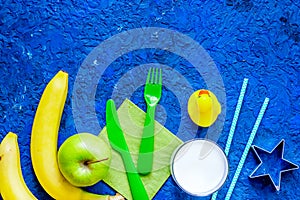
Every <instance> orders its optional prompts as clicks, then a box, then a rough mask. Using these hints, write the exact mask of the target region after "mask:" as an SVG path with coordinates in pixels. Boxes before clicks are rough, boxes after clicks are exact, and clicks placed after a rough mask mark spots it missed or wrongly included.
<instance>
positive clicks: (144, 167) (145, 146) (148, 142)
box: [137, 106, 156, 175]
mask: <svg viewBox="0 0 300 200" xmlns="http://www.w3.org/2000/svg"><path fill="white" fill-rule="evenodd" d="M155 107H156V106H147V113H146V119H145V123H144V130H143V135H142V141H141V144H140V151H139V157H138V163H137V170H138V172H139V173H140V174H142V175H147V174H149V173H150V172H151V170H152V165H153V150H154V116H155Z"/></svg>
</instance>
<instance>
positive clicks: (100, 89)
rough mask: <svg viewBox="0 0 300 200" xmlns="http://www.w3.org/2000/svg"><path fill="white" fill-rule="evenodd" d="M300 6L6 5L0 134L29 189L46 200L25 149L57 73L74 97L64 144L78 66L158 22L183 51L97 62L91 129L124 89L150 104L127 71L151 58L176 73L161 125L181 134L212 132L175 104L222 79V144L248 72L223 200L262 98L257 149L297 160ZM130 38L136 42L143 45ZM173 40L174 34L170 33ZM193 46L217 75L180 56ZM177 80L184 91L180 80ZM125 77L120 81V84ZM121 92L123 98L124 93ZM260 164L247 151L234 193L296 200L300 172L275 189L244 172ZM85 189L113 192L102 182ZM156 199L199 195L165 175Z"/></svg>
mask: <svg viewBox="0 0 300 200" xmlns="http://www.w3.org/2000/svg"><path fill="white" fill-rule="evenodd" d="M299 8H300V3H299V2H298V1H296V0H286V1H251V0H218V1H208V0H203V1H192V0H188V1H180V0H177V1H175V0H155V1H152V0H145V1H137V0H133V1H130V3H128V2H127V1H116V0H107V1H103V2H101V3H99V2H98V1H92V0H87V1H83V0H78V1H76V2H74V1H69V0H68V1H60V0H57V1H49V2H46V1H35V0H28V1H10V0H7V1H1V8H0V16H1V17H0V19H1V20H0V24H1V26H0V47H1V48H0V52H1V58H0V77H1V79H0V91H1V92H0V97H1V99H0V110H1V112H0V140H2V139H3V137H4V136H5V134H6V133H7V132H9V131H13V132H15V133H17V134H18V136H19V144H20V149H21V152H22V153H21V165H22V172H23V175H24V177H25V181H26V183H27V185H28V187H29V188H30V190H31V191H32V192H33V193H34V195H35V196H36V197H37V198H38V199H43V200H46V199H51V197H49V196H48V194H47V193H46V192H45V191H44V190H43V189H42V187H41V186H40V185H39V183H38V181H37V179H36V177H35V175H34V172H33V169H32V165H31V160H30V147H29V144H30V131H31V126H32V122H33V119H34V115H35V109H36V107H37V105H38V102H39V99H40V96H41V94H42V92H43V90H44V88H45V86H46V84H47V83H48V81H49V80H50V79H51V78H52V77H53V76H54V75H55V74H56V73H57V72H58V71H59V70H64V71H66V72H68V73H69V77H70V79H69V82H70V83H69V95H68V97H67V102H66V106H65V110H64V113H63V117H62V122H61V127H60V135H59V143H58V145H61V144H62V142H63V141H64V140H65V139H66V138H68V137H69V136H71V135H73V134H75V133H77V132H78V131H79V130H78V129H80V128H78V127H76V120H74V113H73V111H72V109H73V108H72V100H73V99H72V92H73V91H74V85H75V82H76V80H77V79H78V77H77V75H78V74H80V73H79V72H80V69H81V68H82V67H83V63H84V61H86V60H87V58H91V57H93V56H95V55H91V54H92V51H93V50H95V48H96V47H97V46H98V45H101V44H103V42H104V41H107V40H110V39H111V38H115V36H116V35H118V34H120V33H122V34H124V33H127V32H128V31H130V30H133V29H136V28H145V27H155V28H157V29H161V28H163V29H166V30H169V31H173V32H174V33H176V34H180V35H181V36H184V37H186V38H189V39H190V40H187V43H186V44H182V45H183V46H181V47H180V48H181V49H180V51H181V52H182V53H178V52H177V53H176V52H175V50H174V51H168V49H158V48H155V46H149V47H148V48H147V46H145V45H144V46H143V45H141V47H143V48H140V49H133V50H132V51H129V52H123V53H122V54H117V55H116V58H115V59H114V60H112V62H111V63H107V66H106V68H105V69H104V68H103V69H101V70H102V71H103V72H102V76H101V77H99V80H97V82H96V83H95V84H96V85H97V87H96V89H95V99H94V100H95V101H94V108H95V112H96V116H97V123H98V126H99V127H100V129H101V128H103V127H104V126H105V113H104V110H105V102H106V100H107V99H109V98H111V97H115V96H114V95H115V94H116V93H115V92H118V91H121V89H123V90H124V91H126V90H127V89H126V88H128V91H130V92H131V93H130V95H129V96H126V95H128V94H129V93H126V95H124V96H126V97H129V98H130V99H131V100H132V101H133V102H134V103H135V104H137V105H138V106H139V107H140V108H142V109H143V110H145V109H146V108H145V103H144V99H143V87H142V85H139V84H143V83H142V82H139V83H137V84H133V83H134V81H139V79H137V78H136V77H134V76H131V75H130V73H131V72H132V71H134V70H135V69H137V68H141V69H143V67H144V68H146V67H148V64H149V63H156V64H157V63H159V64H161V65H162V66H164V67H165V68H166V69H167V68H168V69H170V70H171V69H174V70H175V71H176V72H177V74H179V75H180V76H178V77H180V78H178V79H176V76H174V79H173V80H172V81H173V82H172V83H173V85H172V86H173V87H171V88H170V87H167V85H164V88H163V97H162V99H161V101H160V106H159V108H158V115H157V120H158V121H160V122H161V123H163V124H164V125H165V127H167V128H168V129H169V130H170V131H171V132H173V133H174V134H176V135H178V137H182V138H181V139H182V140H187V139H191V138H194V137H206V136H207V134H208V133H209V131H208V129H207V128H198V127H196V126H194V125H192V122H191V121H190V119H189V118H188V117H184V119H185V121H184V122H185V123H187V124H183V125H180V124H179V123H178V122H179V121H180V120H181V119H182V117H183V115H187V113H186V107H185V106H186V103H187V102H182V99H183V98H184V97H185V99H186V98H187V97H188V95H189V93H187V91H190V90H189V89H192V90H197V89H200V88H206V87H210V86H212V88H215V89H216V90H218V89H220V88H218V86H220V85H218V84H219V83H221V86H222V87H221V86H220V87H221V88H222V91H223V92H224V94H225V96H224V99H222V102H221V103H222V108H223V120H224V123H222V127H221V129H220V133H218V134H217V136H218V137H217V138H214V140H215V141H216V142H217V143H218V144H219V145H220V146H221V147H222V148H225V144H226V140H227V136H228V132H229V129H230V125H231V121H232V118H233V115H234V111H235V106H236V103H237V99H238V96H239V91H240V88H241V85H242V83H243V79H244V78H249V85H248V88H247V92H246V94H245V99H244V103H243V106H242V109H241V114H240V117H239V121H238V123H237V127H236V131H235V136H234V138H233V142H232V146H231V149H230V152H229V156H228V160H229V164H230V172H229V176H228V180H227V181H226V183H225V184H224V186H223V187H222V189H221V190H220V191H219V195H218V198H219V199H223V198H224V197H225V195H226V192H227V189H228V187H229V185H230V182H231V179H232V177H233V174H234V172H235V169H236V166H237V164H238V162H239V159H240V156H241V155H242V153H243V150H244V147H245V144H246V143H247V140H248V137H249V135H250V132H251V130H252V127H253V125H254V122H255V119H256V117H257V115H258V112H259V109H260V107H261V104H262V103H263V101H264V98H265V97H269V98H270V103H269V106H268V108H267V111H266V113H265V116H264V118H263V120H262V122H261V125H260V127H259V129H258V132H257V135H256V137H255V139H254V142H253V144H255V145H257V146H259V147H262V148H264V149H267V150H269V151H271V150H272V149H273V148H274V147H275V145H276V144H278V143H279V142H280V141H281V139H284V140H285V151H284V157H285V158H286V159H287V160H289V161H291V162H293V163H295V164H297V165H299V163H300V157H299V156H297V155H299V151H300V145H299V141H300V134H299V130H300V98H299V97H300V63H299V62H300V59H299V58H300V27H299V24H298V23H299V21H300V9H299ZM126 31H127V32H126ZM125 35H126V34H125ZM154 38H155V35H154ZM118 39H120V38H118ZM134 39H135V38H133V41H134V43H138V42H139V41H135V40H134ZM172 39H173V40H169V41H174V40H176V38H175V39H174V38H172ZM167 41H168V40H167ZM177 41H178V40H177ZM189 41H190V42H191V41H192V42H195V43H196V44H197V45H199V46H201V47H202V49H201V51H203V52H204V54H201V55H204V57H205V56H208V58H207V59H208V60H209V61H211V62H213V65H212V68H211V69H214V70H215V71H203V72H201V71H200V72H199V71H197V69H199V68H201V67H204V66H194V65H193V59H192V58H191V57H188V55H187V54H185V53H186V52H184V51H183V49H184V48H185V46H184V45H187V47H186V48H187V49H189V44H190V43H189ZM120 42H121V43H122V42H125V43H126V42H128V43H127V44H126V45H127V47H128V46H129V47H130V45H131V44H132V43H133V42H132V41H131V42H130V41H128V40H126V39H124V41H122V40H120ZM144 42H145V41H144ZM175 43H176V42H175ZM195 43H194V44H195ZM123 45H124V44H123ZM176 45H178V44H176ZM179 46H180V45H179ZM114 48H115V46H111V48H109V47H108V46H106V49H105V51H104V52H105V53H106V56H107V57H110V56H111V55H113V54H114V52H117V51H119V49H114ZM129 49H130V48H129ZM102 50H103V49H102ZM94 52H95V51H94ZM189 52H191V51H190V50H189ZM200 53H201V52H200ZM199 55H200V54H199ZM99 57H101V58H102V57H103V58H104V57H105V56H103V55H101V56H99ZM111 58H113V56H111ZM195 59H197V58H195ZM95 62H101V60H97V61H95ZM94 64H95V65H97V63H94ZM153 65H155V64H153ZM210 73H211V74H210ZM215 73H217V75H216V74H215ZM127 74H129V76H128V77H126V75H127ZM210 76H211V77H215V76H217V77H220V78H221V79H213V80H217V81H216V83H214V81H213V80H212V79H210V80H209V79H207V77H210ZM124 77H125V79H124ZM182 80H185V81H186V84H187V85H188V86H189V87H190V88H185V87H183V83H182V82H181V81H182ZM86 81H87V82H89V81H91V77H90V76H87V77H86ZM176 81H177V82H176ZM220 81H221V82H220ZM120 82H122V84H125V85H120ZM176 83H177V84H176ZM222 84H223V85H222ZM132 85H137V86H136V87H133V86H132ZM123 86H126V87H123ZM176 86H177V87H176ZM121 87H122V88H121ZM124 88H125V89H124ZM178 91H181V93H180V92H179V93H178ZM119 94H120V93H118V95H119ZM178 94H182V96H181V95H178ZM118 97H119V99H120V100H121V99H122V98H123V97H122V96H120V95H119V96H118ZM222 98H223V97H222ZM118 103H119V104H120V103H121V102H120V101H119V102H118ZM191 127H192V129H193V130H194V132H193V131H191V129H190V128H191ZM181 128H182V129H181ZM178 130H180V131H183V132H189V133H191V134H190V135H188V137H189V138H183V136H182V135H181V134H182V133H181V132H179V131H178ZM195 130H196V131H195ZM258 164H259V162H258V161H257V159H256V157H255V154H254V152H253V151H251V150H250V152H249V154H248V156H247V159H246V162H245V165H244V167H243V169H242V172H241V174H240V177H239V180H238V182H237V184H236V188H235V190H234V192H233V194H232V199H297V198H298V195H297V194H298V193H299V191H298V190H299V187H297V184H298V183H299V182H300V174H299V173H300V172H299V170H294V171H290V172H286V173H284V174H282V177H281V188H280V190H279V191H276V189H275V188H274V186H273V185H272V182H271V181H270V180H269V179H267V178H257V179H250V178H249V175H250V174H251V173H252V171H253V170H254V169H255V168H256V167H257V165H258ZM0 183H1V180H0ZM87 190H89V191H92V192H95V193H101V194H114V193H115V191H113V190H112V189H111V188H109V187H108V186H107V185H106V184H104V183H99V184H97V185H95V186H93V187H89V188H87ZM154 199H202V198H196V197H192V196H190V195H188V194H186V193H184V192H183V191H182V190H181V189H180V188H179V187H178V186H177V185H176V184H175V182H174V180H173V179H172V178H171V177H170V178H169V179H168V180H167V182H166V183H165V184H164V185H163V187H162V188H161V190H160V191H159V192H158V193H157V195H156V196H155V197H154ZM203 199H209V197H207V198H203Z"/></svg>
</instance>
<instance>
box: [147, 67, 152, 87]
mask: <svg viewBox="0 0 300 200" xmlns="http://www.w3.org/2000/svg"><path fill="white" fill-rule="evenodd" d="M151 69H152V68H150V69H149V71H148V75H147V80H146V84H147V83H150V75H151Z"/></svg>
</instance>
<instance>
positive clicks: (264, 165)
mask: <svg viewBox="0 0 300 200" xmlns="http://www.w3.org/2000/svg"><path fill="white" fill-rule="evenodd" d="M284 144H285V141H284V140H281V141H280V142H279V143H278V144H277V145H276V146H275V148H274V149H273V150H272V151H271V152H269V151H266V150H265V149H262V148H260V147H258V146H255V145H252V149H253V150H254V152H255V155H256V156H257V158H258V159H259V161H260V164H259V165H258V166H257V167H256V168H255V170H254V171H253V172H252V174H251V175H250V176H249V177H250V178H256V177H262V176H269V177H270V179H271V181H272V183H273V185H274V186H275V188H276V190H277V191H279V190H280V181H281V174H282V173H283V172H287V171H291V170H295V169H298V168H299V166H298V165H296V164H294V163H292V162H290V161H288V160H286V159H284V158H283V154H284Z"/></svg>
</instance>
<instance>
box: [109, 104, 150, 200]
mask: <svg viewBox="0 0 300 200" xmlns="http://www.w3.org/2000/svg"><path fill="white" fill-rule="evenodd" d="M106 130H107V136H108V140H109V142H110V145H111V146H112V148H113V149H114V150H115V151H117V152H118V153H119V154H120V155H121V157H122V160H123V163H124V166H125V170H126V174H127V179H128V182H129V187H130V191H131V195H132V198H133V199H136V200H144V199H145V200H147V199H149V197H148V194H147V192H146V189H145V187H144V184H143V182H142V180H141V178H140V176H139V174H138V172H137V170H136V168H135V165H134V163H133V160H132V158H131V155H130V152H129V149H128V146H127V143H126V140H125V137H124V133H123V131H122V127H121V124H120V122H119V118H118V114H117V110H116V106H115V102H114V101H113V100H112V99H109V100H108V101H107V102H106Z"/></svg>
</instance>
